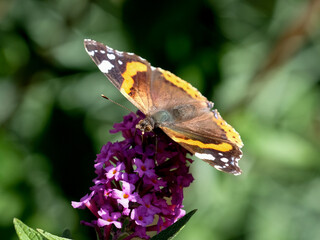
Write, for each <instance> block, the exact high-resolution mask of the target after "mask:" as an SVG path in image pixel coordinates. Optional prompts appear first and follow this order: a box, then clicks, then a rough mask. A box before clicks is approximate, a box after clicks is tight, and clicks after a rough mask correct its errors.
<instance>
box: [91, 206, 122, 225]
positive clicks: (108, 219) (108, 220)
mask: <svg viewBox="0 0 320 240" xmlns="http://www.w3.org/2000/svg"><path fill="white" fill-rule="evenodd" d="M98 213H99V215H100V216H101V218H99V219H98V221H97V224H98V226H99V227H104V226H106V225H110V224H114V225H115V226H116V227H117V228H121V227H122V224H121V222H118V221H116V220H117V219H118V218H120V217H121V213H119V212H113V213H111V214H109V213H108V212H106V211H105V210H103V209H101V210H100V211H99V212H98Z"/></svg>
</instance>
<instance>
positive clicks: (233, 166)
mask: <svg viewBox="0 0 320 240" xmlns="http://www.w3.org/2000/svg"><path fill="white" fill-rule="evenodd" d="M161 128H162V129H163V131H164V132H165V133H166V134H167V135H168V136H169V137H171V138H172V139H173V140H174V141H176V142H178V143H179V144H180V145H182V146H183V147H184V148H186V149H187V150H189V151H190V152H191V153H192V154H194V155H195V156H196V157H198V158H200V159H202V160H204V161H205V162H208V163H209V164H210V165H212V166H213V167H215V168H216V169H218V170H220V171H223V172H228V173H232V174H234V175H239V174H241V170H240V168H239V166H238V161H239V160H240V158H241V157H242V151H241V150H240V148H241V147H242V146H243V143H242V141H241V139H240V136H239V134H238V133H237V132H236V131H235V130H234V129H233V128H232V127H231V126H230V125H229V124H227V122H225V121H224V120H223V119H222V118H221V116H220V114H219V113H218V112H217V111H216V110H214V111H208V112H206V113H204V114H202V115H198V116H196V117H194V118H192V119H190V120H187V121H182V122H178V123H176V124H172V125H169V126H164V127H161Z"/></svg>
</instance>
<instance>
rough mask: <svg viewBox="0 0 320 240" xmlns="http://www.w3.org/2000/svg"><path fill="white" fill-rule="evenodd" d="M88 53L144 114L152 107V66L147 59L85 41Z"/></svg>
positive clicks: (91, 41)
mask: <svg viewBox="0 0 320 240" xmlns="http://www.w3.org/2000/svg"><path fill="white" fill-rule="evenodd" d="M84 46H85V49H86V51H87V53H88V54H89V55H90V57H91V58H92V60H93V61H94V62H95V64H96V65H97V66H98V68H99V69H100V71H101V72H102V73H104V75H105V76H107V77H108V79H109V80H110V81H111V83H112V84H113V85H114V86H115V87H116V88H118V89H119V90H120V92H121V93H122V94H123V95H124V96H125V97H126V98H127V99H128V100H129V101H130V102H131V103H133V104H134V105H135V106H136V107H137V108H139V109H140V110H141V111H142V112H143V113H145V114H147V113H148V111H149V108H150V107H151V106H152V102H151V98H150V90H149V89H150V80H151V74H152V70H151V65H150V63H149V62H148V61H146V60H145V59H143V58H141V57H139V56H137V55H135V54H132V53H127V52H120V51H117V50H114V49H112V48H110V47H108V46H105V45H104V44H102V43H99V42H97V41H94V40H90V39H85V40H84Z"/></svg>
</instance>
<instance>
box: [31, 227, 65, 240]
mask: <svg viewBox="0 0 320 240" xmlns="http://www.w3.org/2000/svg"><path fill="white" fill-rule="evenodd" d="M37 231H38V232H39V233H41V235H43V236H44V237H45V238H46V239H48V240H70V238H64V237H58V236H55V235H53V234H51V233H48V232H46V231H44V230H42V229H37Z"/></svg>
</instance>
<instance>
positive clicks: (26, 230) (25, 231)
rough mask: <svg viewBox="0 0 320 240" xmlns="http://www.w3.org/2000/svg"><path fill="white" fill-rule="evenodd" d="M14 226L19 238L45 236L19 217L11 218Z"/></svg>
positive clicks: (37, 239)
mask: <svg viewBox="0 0 320 240" xmlns="http://www.w3.org/2000/svg"><path fill="white" fill-rule="evenodd" d="M13 224H14V228H15V229H16V232H17V234H18V237H19V239H20V240H45V238H44V237H43V236H42V235H41V234H40V233H38V232H37V231H36V230H34V229H32V228H30V227H28V226H27V225H26V224H24V223H23V222H21V221H20V220H19V219H17V218H14V219H13Z"/></svg>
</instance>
